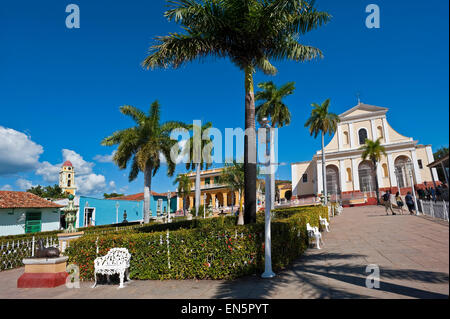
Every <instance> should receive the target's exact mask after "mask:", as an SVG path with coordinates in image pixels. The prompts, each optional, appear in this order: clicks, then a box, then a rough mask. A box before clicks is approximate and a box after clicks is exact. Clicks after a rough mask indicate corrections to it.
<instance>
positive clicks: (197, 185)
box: [195, 163, 200, 216]
mask: <svg viewBox="0 0 450 319" xmlns="http://www.w3.org/2000/svg"><path fill="white" fill-rule="evenodd" d="M199 209H200V164H199V163H197V164H196V173H195V216H198V211H199Z"/></svg>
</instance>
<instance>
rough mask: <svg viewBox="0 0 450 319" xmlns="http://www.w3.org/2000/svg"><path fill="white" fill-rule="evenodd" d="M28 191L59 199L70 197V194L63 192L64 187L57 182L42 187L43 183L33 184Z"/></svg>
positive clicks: (43, 196)
mask: <svg viewBox="0 0 450 319" xmlns="http://www.w3.org/2000/svg"><path fill="white" fill-rule="evenodd" d="M27 192H28V193H32V194H34V195H37V196H39V197H42V198H51V199H58V198H67V197H69V194H68V193H65V192H63V190H62V188H61V187H59V185H57V184H55V185H53V186H50V185H49V186H45V187H42V186H41V185H37V186H32V187H31V188H30V189H27Z"/></svg>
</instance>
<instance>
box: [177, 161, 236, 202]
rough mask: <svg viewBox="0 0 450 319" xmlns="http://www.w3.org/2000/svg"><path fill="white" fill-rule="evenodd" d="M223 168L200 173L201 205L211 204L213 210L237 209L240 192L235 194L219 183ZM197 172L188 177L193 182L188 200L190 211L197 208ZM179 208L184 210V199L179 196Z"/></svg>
mask: <svg viewBox="0 0 450 319" xmlns="http://www.w3.org/2000/svg"><path fill="white" fill-rule="evenodd" d="M222 170H223V168H216V169H209V170H204V171H201V172H200V195H201V196H200V205H204V202H205V200H206V205H209V204H210V203H211V205H212V207H213V208H219V207H231V206H235V207H237V206H238V205H239V192H237V191H236V192H234V194H233V192H232V191H231V190H230V189H229V188H228V186H227V185H224V184H221V183H219V177H220V175H221V174H222ZM195 175H196V173H195V172H192V173H189V174H188V176H189V178H190V179H191V181H192V191H191V193H190V195H189V197H188V198H187V203H186V205H187V207H188V209H193V208H194V207H195ZM178 207H179V208H180V209H183V198H182V197H181V196H180V195H178Z"/></svg>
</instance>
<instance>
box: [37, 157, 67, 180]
mask: <svg viewBox="0 0 450 319" xmlns="http://www.w3.org/2000/svg"><path fill="white" fill-rule="evenodd" d="M61 165H62V164H58V165H52V164H50V163H49V162H42V163H39V166H38V168H37V169H36V172H35V173H36V175H41V176H42V178H43V179H44V180H45V181H46V182H49V183H53V182H57V181H58V180H59V171H60V170H61Z"/></svg>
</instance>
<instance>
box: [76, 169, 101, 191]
mask: <svg viewBox="0 0 450 319" xmlns="http://www.w3.org/2000/svg"><path fill="white" fill-rule="evenodd" d="M75 184H76V186H77V194H79V195H91V194H99V193H102V192H103V191H104V190H105V188H106V180H105V176H103V175H97V174H88V175H83V176H79V177H77V178H76V181H75Z"/></svg>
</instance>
